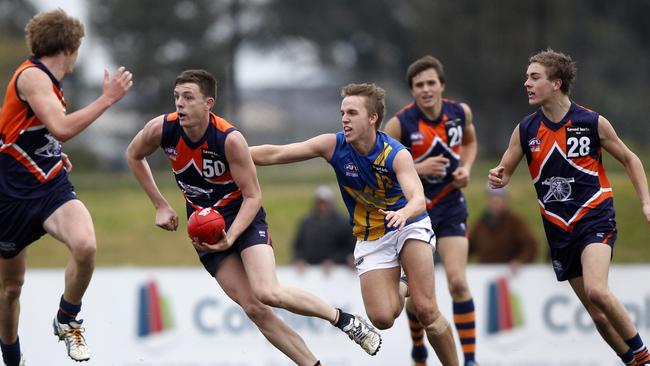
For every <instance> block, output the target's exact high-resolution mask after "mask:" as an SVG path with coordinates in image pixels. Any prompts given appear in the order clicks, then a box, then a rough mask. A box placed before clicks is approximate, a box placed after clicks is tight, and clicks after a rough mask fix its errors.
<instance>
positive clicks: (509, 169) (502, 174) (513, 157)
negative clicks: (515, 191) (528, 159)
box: [488, 125, 524, 188]
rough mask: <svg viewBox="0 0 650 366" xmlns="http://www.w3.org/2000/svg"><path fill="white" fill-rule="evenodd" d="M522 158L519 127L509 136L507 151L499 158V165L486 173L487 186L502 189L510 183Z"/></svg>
mask: <svg viewBox="0 0 650 366" xmlns="http://www.w3.org/2000/svg"><path fill="white" fill-rule="evenodd" d="M523 157H524V152H523V150H522V149H521V144H520V139H519V125H517V127H515V130H514V131H513V132H512V135H511V136H510V143H509V144H508V149H506V152H505V153H503V157H501V162H500V163H499V165H498V166H497V167H495V168H493V169H490V172H489V173H488V184H489V185H490V187H492V188H502V187H505V186H506V185H507V184H508V182H509V181H510V177H511V176H512V174H513V173H514V172H515V169H517V165H519V162H520V161H521V158H523Z"/></svg>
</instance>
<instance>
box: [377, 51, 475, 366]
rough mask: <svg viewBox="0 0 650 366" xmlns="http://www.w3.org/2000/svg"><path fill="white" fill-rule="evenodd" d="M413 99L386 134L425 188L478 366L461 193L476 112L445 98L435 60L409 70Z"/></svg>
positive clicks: (462, 331)
mask: <svg viewBox="0 0 650 366" xmlns="http://www.w3.org/2000/svg"><path fill="white" fill-rule="evenodd" d="M406 80H407V81H408V84H409V88H410V89H411V95H412V96H413V98H414V99H415V101H414V102H413V103H411V104H409V105H407V106H406V107H404V108H403V109H402V110H401V111H399V112H398V113H397V115H396V116H394V117H393V118H391V119H390V120H388V122H387V123H386V126H385V127H384V130H385V131H386V133H387V134H388V135H390V136H392V137H393V138H395V139H397V140H399V141H400V142H402V144H404V146H406V147H407V148H408V149H409V150H410V152H411V155H412V157H413V161H414V162H415V169H416V170H417V172H418V175H419V176H420V179H421V181H422V185H423V186H424V195H425V197H426V202H427V213H428V214H429V217H430V218H431V225H432V228H433V231H434V232H435V233H436V237H437V241H438V243H437V251H438V253H439V255H440V258H441V259H442V263H443V266H444V269H445V273H446V275H447V287H448V288H449V293H450V294H451V298H452V301H453V307H452V308H453V312H454V324H455V325H456V329H457V331H458V337H459V339H460V343H461V348H462V350H463V355H464V361H465V363H464V364H465V365H466V366H470V365H476V360H475V356H474V354H475V351H476V315H475V310H474V299H473V298H472V294H471V293H470V291H469V286H468V284H467V276H466V273H465V272H466V269H467V256H468V248H469V244H468V240H467V225H466V224H467V204H466V202H465V197H464V196H463V193H462V192H461V188H464V187H466V186H467V184H468V183H469V176H470V172H471V169H472V165H473V164H474V159H475V158H476V132H475V129H474V124H473V121H472V119H473V118H472V111H471V110H470V108H469V106H468V105H467V104H465V103H458V102H455V101H452V100H449V99H444V98H443V97H442V94H443V92H444V90H445V85H446V84H445V72H444V69H443V66H442V63H440V61H439V60H438V59H436V58H435V57H433V56H424V57H422V58H420V59H418V60H416V61H415V62H413V63H412V64H411V65H410V66H409V68H408V70H407V72H406ZM411 305H412V304H411V302H410V301H407V302H406V315H407V316H408V319H409V327H410V330H411V339H412V341H413V347H412V349H411V358H412V359H413V361H414V363H415V366H419V365H426V358H427V349H426V347H425V345H424V343H423V339H422V338H423V335H424V334H423V328H422V325H421V324H420V322H419V321H418V319H417V317H416V316H415V313H414V311H413V307H412V306H411Z"/></svg>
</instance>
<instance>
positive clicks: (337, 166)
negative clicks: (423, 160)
mask: <svg viewBox="0 0 650 366" xmlns="http://www.w3.org/2000/svg"><path fill="white" fill-rule="evenodd" d="M402 149H404V146H403V145H402V144H400V143H399V142H398V141H397V140H395V139H393V138H391V137H389V136H388V135H386V134H385V133H383V132H377V140H376V141H375V147H374V148H373V150H372V152H370V154H368V155H361V154H359V153H358V152H357V151H356V150H354V149H353V148H352V145H350V144H348V143H347V142H346V141H345V136H344V135H343V132H339V133H337V134H336V148H335V149H334V153H333V154H332V159H331V160H330V161H329V163H330V165H332V168H334V171H335V172H336V179H337V180H338V183H339V188H340V189H341V195H342V196H343V202H345V206H346V207H347V209H348V213H349V214H350V224H351V225H352V232H353V234H354V236H355V237H356V238H357V240H364V241H368V240H377V239H379V238H381V237H382V236H384V234H386V233H387V232H389V231H393V230H395V229H394V228H387V227H386V222H385V221H384V215H382V214H381V213H380V212H379V209H382V210H387V211H396V210H399V209H400V208H402V207H404V206H406V203H407V200H406V197H404V193H403V192H402V188H401V187H400V185H399V183H398V182H397V177H396V175H395V171H394V170H393V160H394V159H395V155H396V154H397V153H398V152H399V151H400V150H402ZM426 217H427V216H426V213H422V215H420V216H419V217H418V218H417V219H415V220H412V221H409V222H408V223H410V222H415V221H420V220H422V219H424V218H426Z"/></svg>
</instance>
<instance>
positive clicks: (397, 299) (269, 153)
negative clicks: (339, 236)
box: [251, 84, 458, 365]
mask: <svg viewBox="0 0 650 366" xmlns="http://www.w3.org/2000/svg"><path fill="white" fill-rule="evenodd" d="M341 96H342V97H343V101H342V102H341V123H342V125H343V131H341V132H338V133H336V134H333V133H329V134H323V135H319V136H316V137H314V138H311V139H309V140H306V141H303V142H298V143H293V144H288V145H281V146H280V145H262V146H255V147H252V148H251V154H252V156H253V160H254V161H255V164H257V165H271V164H286V163H291V162H297V161H302V160H307V159H311V158H315V157H322V158H324V159H325V160H327V161H328V162H329V164H330V165H331V166H332V168H333V169H334V172H335V173H336V178H337V180H338V183H339V188H340V191H341V195H342V196H343V201H344V202H345V205H346V207H347V209H348V212H349V215H350V223H351V224H352V227H353V229H352V230H353V233H354V235H355V236H356V238H357V243H356V247H355V251H354V257H355V262H356V267H357V271H358V273H359V277H360V281H361V294H362V297H363V303H364V306H365V308H366V312H367V314H368V317H369V318H370V321H371V322H372V323H373V324H374V325H375V326H377V327H378V328H380V329H387V328H390V327H391V326H392V325H393V323H394V321H395V319H396V318H397V317H398V316H399V314H400V313H401V311H402V308H403V307H404V301H405V297H406V296H407V295H408V294H410V298H411V301H412V302H413V308H414V309H415V313H416V314H417V316H418V318H419V319H420V320H421V321H422V323H423V324H424V325H425V330H426V333H427V336H428V339H429V342H430V343H431V345H432V346H433V347H434V349H435V351H436V354H437V355H438V358H439V359H440V361H441V362H442V364H443V365H457V364H458V359H457V356H456V347H455V345H454V340H453V336H452V333H451V328H450V327H449V322H448V321H447V320H446V319H445V317H444V316H443V315H442V314H441V313H440V311H439V310H438V307H437V304H436V300H435V291H434V272H433V249H434V247H435V235H434V233H433V231H432V230H431V222H430V220H429V217H428V216H427V214H426V212H425V199H424V193H423V190H422V184H421V183H420V180H419V179H418V176H417V172H416V171H415V168H414V166H413V160H412V159H411V156H410V154H409V153H408V151H407V150H406V149H405V148H404V146H403V145H402V144H400V143H399V142H398V141H396V140H394V139H393V138H391V137H390V136H388V135H386V134H384V133H383V132H379V131H378V127H379V125H380V124H381V120H382V118H383V116H384V109H385V106H384V98H385V93H384V91H383V89H381V88H379V87H377V86H375V85H374V84H350V85H347V86H345V87H344V88H343V89H342V92H341ZM402 268H403V270H404V272H405V273H406V278H408V285H407V284H406V281H401V282H400V271H401V269H402Z"/></svg>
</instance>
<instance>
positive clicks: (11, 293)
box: [2, 280, 24, 301]
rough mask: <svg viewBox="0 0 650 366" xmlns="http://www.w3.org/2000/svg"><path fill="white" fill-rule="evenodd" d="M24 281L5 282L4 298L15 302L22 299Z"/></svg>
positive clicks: (3, 285) (3, 288)
mask: <svg viewBox="0 0 650 366" xmlns="http://www.w3.org/2000/svg"><path fill="white" fill-rule="evenodd" d="M23 283H24V280H5V281H3V283H2V297H3V298H4V299H5V300H8V301H14V300H16V299H18V298H19V297H20V293H21V291H22V288H23Z"/></svg>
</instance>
